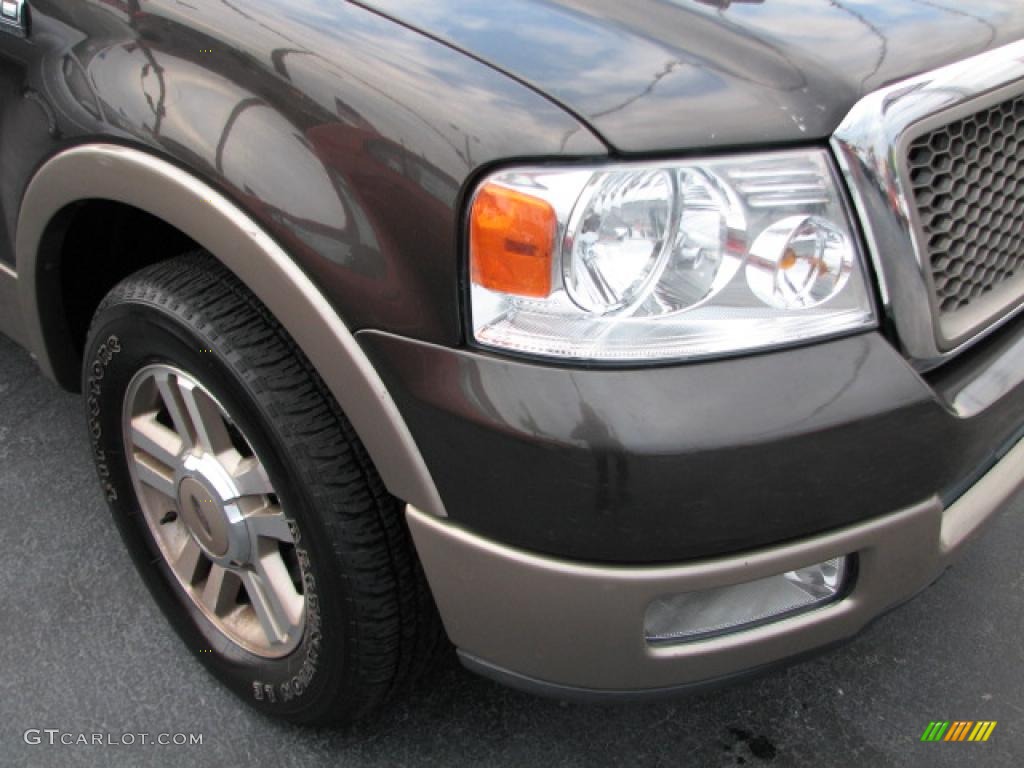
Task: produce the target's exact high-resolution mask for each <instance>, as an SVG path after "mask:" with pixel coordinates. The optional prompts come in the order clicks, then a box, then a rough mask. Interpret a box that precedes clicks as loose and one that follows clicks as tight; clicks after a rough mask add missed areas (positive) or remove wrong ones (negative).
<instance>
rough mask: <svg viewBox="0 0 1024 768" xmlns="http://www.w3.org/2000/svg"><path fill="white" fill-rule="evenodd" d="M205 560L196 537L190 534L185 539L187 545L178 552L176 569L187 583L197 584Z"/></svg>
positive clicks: (175, 563) (175, 562)
mask: <svg viewBox="0 0 1024 768" xmlns="http://www.w3.org/2000/svg"><path fill="white" fill-rule="evenodd" d="M205 562H206V560H205V558H204V557H203V551H202V550H201V549H200V548H199V545H198V544H196V542H195V539H193V538H192V537H191V536H189V537H188V538H187V539H186V540H185V546H183V547H182V548H181V552H180V553H178V558H177V560H175V561H174V570H175V571H177V572H178V575H179V576H180V577H181V578H182V580H183V581H184V582H185V583H186V584H195V583H196V580H197V579H199V577H200V576H201V575H202V572H203V570H204V569H203V565H204V563H205Z"/></svg>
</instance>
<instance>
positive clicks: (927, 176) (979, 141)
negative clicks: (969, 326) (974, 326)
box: [907, 96, 1024, 320]
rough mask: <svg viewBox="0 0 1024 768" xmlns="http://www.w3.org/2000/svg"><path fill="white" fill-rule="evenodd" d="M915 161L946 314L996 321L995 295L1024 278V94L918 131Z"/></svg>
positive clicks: (927, 242) (916, 193) (913, 180)
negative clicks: (977, 315) (992, 298)
mask: <svg viewBox="0 0 1024 768" xmlns="http://www.w3.org/2000/svg"><path fill="white" fill-rule="evenodd" d="M1019 157H1020V159H1018V158H1019ZM907 162H908V166H909V177H910V186H911V189H912V192H913V199H914V203H915V205H916V207H917V214H918V219H919V224H920V238H921V243H922V245H923V247H924V248H925V249H926V251H927V253H926V254H925V255H926V256H927V259H928V262H927V263H928V264H929V265H930V269H931V275H932V285H933V290H934V298H935V306H936V307H937V309H938V311H939V313H940V315H942V316H944V317H946V318H948V319H954V318H955V317H956V316H957V314H958V313H963V312H964V311H965V310H967V309H968V308H971V310H972V314H974V313H977V312H981V313H982V315H983V316H984V317H985V318H987V319H991V320H995V319H996V318H997V317H998V316H1000V315H1001V314H1003V313H1004V311H1005V310H1006V309H1007V308H1008V307H1007V302H1006V301H1000V302H997V303H996V304H993V305H992V306H990V307H988V306H986V302H987V300H988V295H989V294H990V293H991V292H992V291H993V290H994V289H997V288H1001V287H1004V286H1005V285H1006V284H1007V283H1008V282H1010V281H1016V280H1020V279H1021V278H1024V96H1020V97H1017V98H1015V99H1009V100H1007V101H1003V102H1002V103H999V104H996V105H995V106H993V107H990V108H988V109H984V110H980V111H978V112H974V113H973V114H969V115H967V116H965V117H961V118H959V119H957V120H954V121H952V122H949V123H947V124H945V125H942V126H941V127H939V128H934V129H932V130H930V131H928V132H927V133H924V134H922V135H920V136H918V137H917V138H916V139H914V140H913V141H912V142H911V143H910V146H909V149H908V152H907ZM1022 290H1024V283H1022Z"/></svg>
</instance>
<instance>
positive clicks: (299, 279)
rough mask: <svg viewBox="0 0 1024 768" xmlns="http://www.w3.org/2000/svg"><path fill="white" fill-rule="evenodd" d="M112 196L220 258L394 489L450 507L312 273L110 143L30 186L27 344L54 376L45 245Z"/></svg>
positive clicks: (429, 504)
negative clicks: (60, 227) (61, 216)
mask: <svg viewBox="0 0 1024 768" xmlns="http://www.w3.org/2000/svg"><path fill="white" fill-rule="evenodd" d="M97 199H99V200H113V201H117V202H120V203H125V204H127V205H131V206H133V207H135V208H138V209H141V210H143V211H146V212H147V213H150V214H152V215H154V216H157V217H158V218H160V219H163V220H164V221H166V222H167V223H169V224H171V225H172V226H174V227H177V228H178V229H179V230H181V231H182V232H183V233H185V234H186V235H188V236H189V237H190V238H192V239H193V240H194V241H195V242H197V243H198V244H199V245H201V246H202V247H203V248H205V249H206V250H208V251H209V252H210V253H212V254H213V255H214V256H216V257H217V258H218V259H219V260H220V261H221V262H223V263H224V265H225V266H226V267H227V268H228V269H230V270H231V271H232V272H234V273H235V275H237V276H238V277H239V279H241V280H242V282H243V283H245V284H246V285H247V286H248V287H249V289H250V290H252V292H253V293H255V294H256V296H258V297H259V299H260V301H262V302H263V303H264V304H265V305H266V306H267V308H268V309H269V310H270V311H271V312H272V313H273V314H274V316H275V317H276V318H277V319H278V320H279V321H280V323H281V324H282V325H283V326H284V327H285V329H286V330H287V331H288V333H289V334H290V335H291V337H292V338H293V339H294V340H295V343H296V344H298V345H299V347H300V348H301V349H302V351H303V352H304V353H305V355H306V357H308V358H309V360H310V361H311V362H312V363H313V365H314V366H316V369H317V370H318V371H319V373H320V376H321V377H322V378H323V380H324V382H325V383H326V384H327V386H328V388H329V389H330V390H331V392H332V393H333V395H334V397H335V398H336V399H337V401H338V403H339V404H340V405H341V407H342V409H343V410H344V411H345V413H346V415H347V416H348V418H349V419H350V420H351V422H352V425H353V427H354V428H355V430H356V433H357V434H358V435H359V438H360V439H361V440H362V442H363V444H364V445H365V446H366V450H367V451H368V453H369V454H370V457H371V458H372V460H373V462H374V464H375V465H376V467H377V469H378V471H379V472H380V474H381V477H382V479H383V480H384V483H385V485H386V486H387V488H388V490H389V491H390V492H391V493H393V494H394V495H396V496H398V497H399V498H402V499H404V500H406V501H408V502H409V503H413V504H415V505H416V506H417V507H420V508H422V509H425V510H427V511H429V512H430V513H431V514H433V515H438V516H444V514H445V512H444V506H443V504H442V503H441V498H440V496H439V495H438V492H437V488H436V487H435V485H434V483H433V480H432V478H431V476H430V473H429V471H428V470H427V466H426V464H425V462H424V461H423V457H422V455H421V454H420V452H419V449H418V448H417V446H416V443H415V441H414V440H413V437H412V435H411V433H410V432H409V429H408V427H407V426H406V424H405V421H404V420H403V419H402V416H401V414H400V413H399V411H398V408H397V406H396V405H395V403H394V401H393V400H392V398H391V395H390V394H389V393H388V391H387V389H386V388H385V386H384V382H383V381H381V379H380V376H378V374H377V372H376V370H375V369H374V368H373V365H372V364H371V363H370V361H369V359H368V358H367V357H366V355H365V354H364V352H363V350H362V348H361V347H360V346H359V344H358V343H357V342H356V340H355V338H354V337H353V335H352V333H351V332H350V331H349V329H348V328H347V327H346V326H345V324H344V323H343V322H342V320H341V318H340V317H339V316H338V314H337V313H336V312H335V311H334V309H333V308H332V307H331V305H330V304H329V303H328V302H327V300H326V299H325V298H324V296H323V294H321V293H320V291H319V290H318V289H317V287H316V286H315V285H314V284H313V282H312V281H311V280H310V279H309V278H308V277H307V276H306V274H305V273H304V272H303V271H302V270H301V269H300V268H299V267H298V266H297V265H296V264H295V262H294V261H292V259H291V258H290V257H289V256H288V254H287V253H285V251H284V250H283V249H282V248H281V247H280V246H279V245H278V244H277V243H276V242H275V241H274V240H273V239H272V238H271V237H270V236H269V235H268V234H267V233H266V232H264V231H263V230H262V229H261V228H260V226H259V225H258V224H257V223H256V222H255V221H253V220H252V219H251V218H250V217H249V216H247V215H246V214H245V213H244V212H243V211H242V210H241V209H239V208H238V207H237V206H236V205H235V204H234V203H233V202H232V201H231V200H229V199H228V198H226V197H225V196H223V195H222V194H220V193H219V192H217V191H216V190H215V189H213V188H212V187H210V186H208V185H207V184H204V183H203V182H201V181H199V180H198V179H196V178H195V177H193V176H192V175H190V174H189V173H187V172H185V171H183V170H182V169H180V168H178V167H177V166H175V165H172V164H170V163H168V162H165V161H164V160H161V159H160V158H157V157H154V156H153V155H150V154H148V153H146V152H142V151H139V150H135V149H130V148H127V147H121V146H116V145H112V144H98V145H87V146H81V147H76V148H74V149H69V150H67V151H66V152H62V153H60V154H58V155H56V156H54V157H53V158H51V159H50V160H49V161H47V162H46V164H44V165H43V166H42V168H40V169H39V171H38V172H37V173H36V175H35V176H34V177H33V179H32V181H31V182H30V184H29V186H28V189H27V190H26V192H25V196H24V199H23V201H22V205H21V215H20V216H19V219H18V230H17V244H16V256H17V277H18V280H17V282H18V293H19V297H20V304H21V309H22V321H23V322H22V325H23V329H22V330H23V341H24V343H25V345H26V346H27V347H28V348H29V351H31V352H32V353H33V354H34V355H35V356H36V358H37V359H38V361H39V365H40V367H41V368H42V370H43V372H44V374H46V375H47V376H48V377H49V378H51V379H53V378H55V365H54V359H53V354H54V351H53V350H52V349H49V348H48V345H47V341H46V335H45V333H44V318H43V316H42V312H43V311H44V308H43V306H42V304H41V296H40V286H39V276H40V270H41V269H43V268H44V267H45V265H44V264H42V263H41V259H40V246H41V244H42V242H43V237H44V235H45V234H46V231H47V227H48V225H49V224H50V222H51V221H52V220H53V218H54V216H56V215H57V214H58V213H59V212H60V211H61V210H62V209H64V208H65V207H66V206H68V205H70V204H72V203H75V202H79V201H82V200H97Z"/></svg>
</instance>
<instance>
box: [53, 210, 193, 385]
mask: <svg viewBox="0 0 1024 768" xmlns="http://www.w3.org/2000/svg"><path fill="white" fill-rule="evenodd" d="M196 248H198V246H197V245H196V243H195V242H194V241H193V240H192V239H191V238H189V237H188V236H187V235H185V234H184V233H183V232H181V231H180V230H178V229H176V228H175V227H173V226H171V225H170V224H168V223H167V222H165V221H164V220H162V219H160V218H158V217H156V216H153V215H152V214H149V213H146V212H145V211H142V210H140V209H138V208H134V207H132V206H130V205H126V204H124V203H120V202H114V201H111V200H85V201H81V202H77V203H73V204H71V205H69V206H67V207H66V208H64V209H63V210H61V211H60V212H59V213H58V214H57V216H55V217H54V219H53V221H52V222H51V223H50V225H49V226H48V227H47V230H46V232H45V234H44V236H43V239H42V241H41V243H40V249H41V253H40V259H39V264H40V266H41V267H42V269H41V271H40V274H39V278H38V287H39V292H40V297H39V301H40V310H41V312H42V313H43V322H44V332H45V335H46V337H47V341H48V345H49V346H50V347H51V349H52V355H53V360H54V364H55V365H54V373H55V374H56V376H57V380H58V382H59V383H60V384H61V385H62V386H63V387H65V388H66V389H70V390H72V391H78V390H79V389H80V384H79V375H80V371H81V364H82V351H83V349H84V347H85V337H86V334H87V333H88V330H89V324H90V322H91V321H92V316H93V314H94V313H95V311H96V307H98V306H99V304H100V302H101V301H102V300H103V297H104V296H106V294H107V292H108V291H109V290H110V289H111V288H113V287H114V286H115V285H116V284H117V283H119V282H120V281H121V280H123V279H124V278H125V277H127V276H128V275H130V274H131V273H133V272H135V271H137V270H139V269H142V268H143V267H146V266H149V265H150V264H154V263H156V262H158V261H163V260H164V259H168V258H171V257H173V256H178V255H180V254H182V253H186V252H187V251H190V250H195V249H196Z"/></svg>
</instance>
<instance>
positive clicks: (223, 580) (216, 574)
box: [202, 565, 242, 616]
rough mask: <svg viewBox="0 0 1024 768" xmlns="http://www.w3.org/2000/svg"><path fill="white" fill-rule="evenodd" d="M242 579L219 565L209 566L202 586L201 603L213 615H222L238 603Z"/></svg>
mask: <svg viewBox="0 0 1024 768" xmlns="http://www.w3.org/2000/svg"><path fill="white" fill-rule="evenodd" d="M241 586H242V581H241V579H239V577H238V575H237V574H236V573H234V572H232V571H229V570H228V569H227V568H224V567H222V566H219V565H212V566H210V575H209V576H208V577H207V579H206V586H205V587H203V594H202V601H203V605H205V606H206V607H207V608H209V609H210V611H212V612H213V614H214V615H215V616H222V615H224V614H225V613H227V612H228V611H230V610H231V609H232V608H234V607H235V606H236V605H237V604H238V590H239V589H240V588H241Z"/></svg>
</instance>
